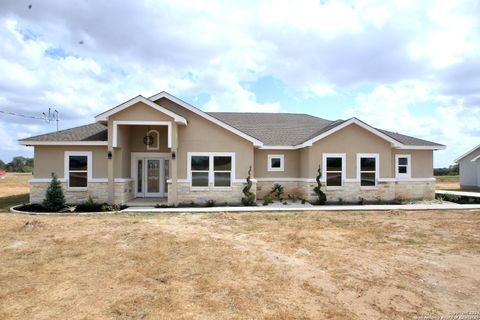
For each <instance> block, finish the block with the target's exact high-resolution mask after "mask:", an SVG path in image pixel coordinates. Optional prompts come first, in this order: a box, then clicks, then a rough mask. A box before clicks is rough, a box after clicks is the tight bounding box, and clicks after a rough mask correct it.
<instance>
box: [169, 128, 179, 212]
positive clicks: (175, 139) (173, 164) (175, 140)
mask: <svg viewBox="0 0 480 320" xmlns="http://www.w3.org/2000/svg"><path fill="white" fill-rule="evenodd" d="M171 151H172V161H171V173H170V174H171V179H172V184H171V185H170V188H171V194H170V195H171V197H170V199H168V202H169V203H170V204H173V205H177V204H178V196H177V191H178V185H177V176H178V172H177V171H178V165H177V163H178V155H177V151H178V126H177V123H175V122H173V123H172V149H171ZM173 154H175V159H173Z"/></svg>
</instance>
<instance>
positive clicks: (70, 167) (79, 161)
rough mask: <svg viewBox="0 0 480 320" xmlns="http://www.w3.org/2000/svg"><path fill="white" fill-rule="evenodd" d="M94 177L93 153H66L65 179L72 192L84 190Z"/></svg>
mask: <svg viewBox="0 0 480 320" xmlns="http://www.w3.org/2000/svg"><path fill="white" fill-rule="evenodd" d="M91 177H92V153H91V152H76V151H71V152H70V151H67V152H65V178H66V179H67V185H68V188H69V189H72V190H75V189H77V190H84V189H86V188H87V187H88V181H89V180H91Z"/></svg>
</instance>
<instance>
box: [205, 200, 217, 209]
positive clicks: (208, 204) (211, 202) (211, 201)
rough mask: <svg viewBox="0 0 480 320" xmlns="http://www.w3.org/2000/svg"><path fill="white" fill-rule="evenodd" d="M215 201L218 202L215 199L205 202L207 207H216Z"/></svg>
mask: <svg viewBox="0 0 480 320" xmlns="http://www.w3.org/2000/svg"><path fill="white" fill-rule="evenodd" d="M215 203H216V201H215V200H207V202H205V206H206V207H215Z"/></svg>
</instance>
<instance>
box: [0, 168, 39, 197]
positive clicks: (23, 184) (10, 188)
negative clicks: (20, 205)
mask: <svg viewBox="0 0 480 320" xmlns="http://www.w3.org/2000/svg"><path fill="white" fill-rule="evenodd" d="M31 178H32V174H31V173H15V172H12V173H10V172H9V173H7V174H5V175H3V176H0V198H2V197H8V196H14V195H19V194H25V193H29V192H30V190H29V187H28V180H30V179H31Z"/></svg>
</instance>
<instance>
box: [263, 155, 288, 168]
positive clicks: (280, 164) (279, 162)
mask: <svg viewBox="0 0 480 320" xmlns="http://www.w3.org/2000/svg"><path fill="white" fill-rule="evenodd" d="M267 158H268V171H284V159H285V158H284V155H283V154H269V155H268V157H267Z"/></svg>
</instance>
